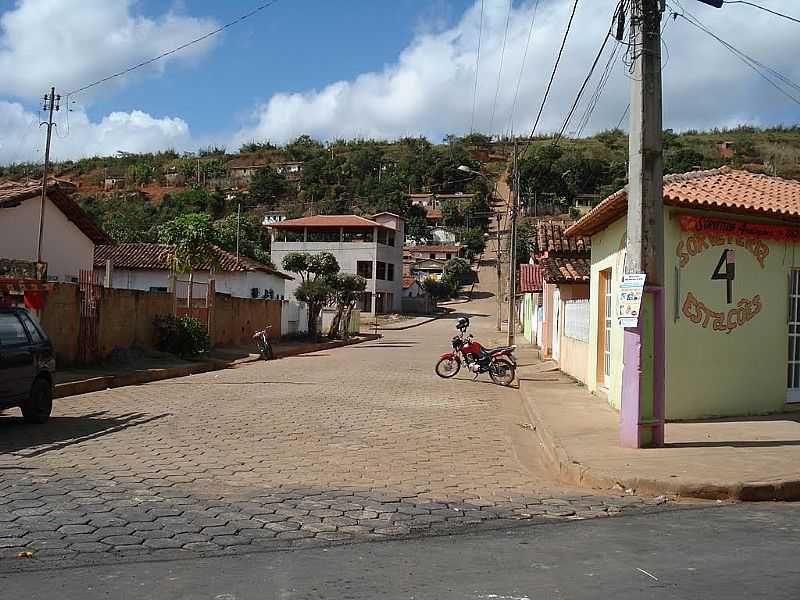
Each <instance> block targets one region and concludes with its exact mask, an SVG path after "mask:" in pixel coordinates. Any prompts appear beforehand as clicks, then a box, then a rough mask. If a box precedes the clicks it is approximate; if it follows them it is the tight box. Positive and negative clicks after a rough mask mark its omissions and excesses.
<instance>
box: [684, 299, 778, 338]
mask: <svg viewBox="0 0 800 600" xmlns="http://www.w3.org/2000/svg"><path fill="white" fill-rule="evenodd" d="M762 308H763V305H762V304H761V296H759V295H755V296H753V299H752V300H749V299H747V298H742V299H741V300H739V302H738V303H737V304H736V308H732V309H730V310H728V311H723V312H717V311H714V310H711V309H710V308H709V307H708V306H706V305H705V304H704V303H702V302H700V301H699V300H698V299H697V298H696V297H695V295H694V294H692V292H688V293H687V294H686V300H684V302H683V314H684V315H685V316H686V318H687V319H689V320H690V321H691V322H692V323H694V324H695V325H700V326H702V327H703V328H704V329H708V326H709V324H711V328H712V330H713V331H724V332H725V333H731V332H732V331H733V330H734V329H736V328H737V327H741V326H742V325H744V324H745V323H747V322H748V321H750V320H751V319H752V318H753V317H755V316H756V315H757V314H758V313H760V312H761V310H762Z"/></svg>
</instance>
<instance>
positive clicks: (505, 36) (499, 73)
mask: <svg viewBox="0 0 800 600" xmlns="http://www.w3.org/2000/svg"><path fill="white" fill-rule="evenodd" d="M512 4H513V3H512V2H511V0H509V2H508V13H507V14H506V31H505V33H504V34H503V48H502V50H500V68H499V69H498V70H497V89H496V90H495V92H494V102H493V103H492V116H491V118H490V119H489V131H488V133H489V135H491V134H492V127H494V114H495V110H496V109H497V97H498V96H499V95H500V81H501V78H502V76H503V59H504V58H505V54H506V40H507V39H508V24H509V22H510V21H511V9H512Z"/></svg>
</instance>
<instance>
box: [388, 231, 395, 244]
mask: <svg viewBox="0 0 800 600" xmlns="http://www.w3.org/2000/svg"><path fill="white" fill-rule="evenodd" d="M386 245H387V246H394V232H393V231H390V232H389V233H387V234H386Z"/></svg>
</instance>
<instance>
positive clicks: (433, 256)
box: [428, 252, 436, 260]
mask: <svg viewBox="0 0 800 600" xmlns="http://www.w3.org/2000/svg"><path fill="white" fill-rule="evenodd" d="M428 258H430V259H431V260H436V252H431V253H430V254H429V255H428Z"/></svg>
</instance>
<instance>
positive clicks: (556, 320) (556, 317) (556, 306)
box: [551, 288, 561, 361]
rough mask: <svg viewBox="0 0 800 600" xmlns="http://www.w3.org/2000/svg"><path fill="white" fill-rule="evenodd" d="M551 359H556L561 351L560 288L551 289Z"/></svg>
mask: <svg viewBox="0 0 800 600" xmlns="http://www.w3.org/2000/svg"><path fill="white" fill-rule="evenodd" d="M552 298H553V339H552V340H551V344H552V348H553V360H555V361H558V358H559V356H560V352H561V344H560V342H561V290H559V289H558V288H556V289H554V290H553V296H552Z"/></svg>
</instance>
